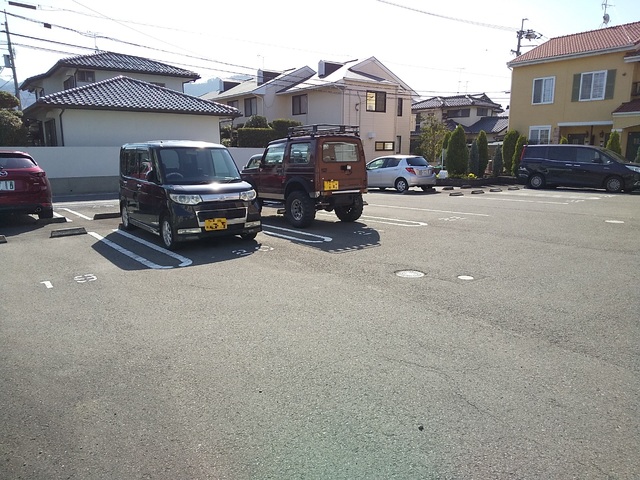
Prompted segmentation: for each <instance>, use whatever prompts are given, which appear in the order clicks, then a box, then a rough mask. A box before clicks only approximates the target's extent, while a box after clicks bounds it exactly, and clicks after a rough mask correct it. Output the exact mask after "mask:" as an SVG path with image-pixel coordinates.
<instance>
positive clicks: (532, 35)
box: [511, 18, 542, 57]
mask: <svg viewBox="0 0 640 480" xmlns="http://www.w3.org/2000/svg"><path fill="white" fill-rule="evenodd" d="M525 20H529V19H528V18H523V19H522V24H521V25H520V30H518V31H517V32H516V35H517V37H518V47H517V48H516V49H515V50H511V53H515V54H516V57H519V56H520V43H521V42H522V39H523V38H526V39H527V40H529V41H531V40H537V39H538V38H542V34H541V33H538V32H536V31H534V30H531V29H528V30H525V29H524V21H525Z"/></svg>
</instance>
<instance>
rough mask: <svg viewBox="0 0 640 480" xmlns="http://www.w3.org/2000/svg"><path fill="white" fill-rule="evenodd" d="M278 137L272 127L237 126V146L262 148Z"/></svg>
mask: <svg viewBox="0 0 640 480" xmlns="http://www.w3.org/2000/svg"><path fill="white" fill-rule="evenodd" d="M277 138H280V137H278V135H277V132H276V131H275V130H274V129H273V128H239V129H238V147H255V148H264V147H266V146H267V144H268V143H269V142H270V141H271V140H275V139H277Z"/></svg>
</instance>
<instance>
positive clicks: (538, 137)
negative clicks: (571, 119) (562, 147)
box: [529, 125, 551, 145]
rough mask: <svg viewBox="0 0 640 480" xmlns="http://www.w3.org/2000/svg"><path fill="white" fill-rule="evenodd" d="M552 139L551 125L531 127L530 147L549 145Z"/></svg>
mask: <svg viewBox="0 0 640 480" xmlns="http://www.w3.org/2000/svg"><path fill="white" fill-rule="evenodd" d="M550 139H551V126H550V125H544V126H534V127H529V145H538V144H547V143H549V140H550Z"/></svg>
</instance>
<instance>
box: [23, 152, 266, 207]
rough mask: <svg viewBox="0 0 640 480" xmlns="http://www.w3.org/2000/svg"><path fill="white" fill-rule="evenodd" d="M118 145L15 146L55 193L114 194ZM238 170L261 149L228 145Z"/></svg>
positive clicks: (117, 165) (117, 175)
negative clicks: (41, 171) (42, 173)
mask: <svg viewBox="0 0 640 480" xmlns="http://www.w3.org/2000/svg"><path fill="white" fill-rule="evenodd" d="M120 146H121V145H117V146H111V147H16V149H17V150H20V151H23V152H27V153H29V154H30V155H32V156H33V158H35V160H36V162H38V164H39V165H40V166H41V167H42V168H44V170H45V172H47V177H49V180H50V182H51V188H52V190H53V194H54V196H62V195H72V194H89V193H100V194H102V193H109V194H113V193H117V191H118V185H119V182H118V178H119V165H120V164H119V158H120ZM229 151H230V152H231V156H232V157H233V159H234V161H235V163H236V165H237V166H238V169H242V168H243V167H244V166H245V165H246V164H247V162H248V161H249V158H251V156H252V155H255V154H256V153H262V152H263V151H264V149H262V148H230V149H229Z"/></svg>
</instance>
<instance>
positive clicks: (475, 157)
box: [469, 140, 480, 177]
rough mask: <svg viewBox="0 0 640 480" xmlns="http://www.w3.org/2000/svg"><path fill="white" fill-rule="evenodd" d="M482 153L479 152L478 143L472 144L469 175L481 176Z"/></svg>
mask: <svg viewBox="0 0 640 480" xmlns="http://www.w3.org/2000/svg"><path fill="white" fill-rule="evenodd" d="M479 169H480V152H479V151H478V141H477V140H474V141H473V142H471V152H469V175H473V176H474V177H477V176H479V175H480V174H479Z"/></svg>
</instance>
